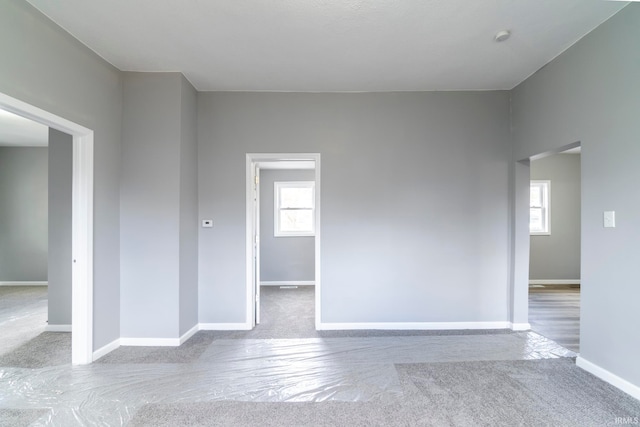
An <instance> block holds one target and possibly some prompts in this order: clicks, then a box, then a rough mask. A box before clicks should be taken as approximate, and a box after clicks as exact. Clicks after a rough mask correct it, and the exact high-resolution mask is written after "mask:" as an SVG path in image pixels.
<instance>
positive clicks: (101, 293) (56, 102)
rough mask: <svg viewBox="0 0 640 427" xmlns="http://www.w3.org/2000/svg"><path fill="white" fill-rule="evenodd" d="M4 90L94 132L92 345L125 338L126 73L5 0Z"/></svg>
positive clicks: (1, 9) (1, 10)
mask: <svg viewBox="0 0 640 427" xmlns="http://www.w3.org/2000/svg"><path fill="white" fill-rule="evenodd" d="M0 57H1V58H2V66H0V92H2V93H4V94H6V95H9V96H12V97H14V98H18V99H20V100H22V101H24V102H27V103H29V104H31V105H35V106H37V107H39V108H42V109H44V110H46V111H49V112H51V113H53V114H57V115H58V116H61V117H64V118H66V119H68V120H71V121H73V122H75V123H78V124H81V125H83V126H86V127H87V128H89V129H92V130H93V131H94V162H95V163H94V204H93V208H94V234H93V238H94V239H93V249H94V264H93V267H94V283H93V285H94V286H93V300H94V307H93V331H94V334H93V347H94V349H98V348H100V347H102V346H104V345H106V344H108V343H110V342H112V341H113V340H115V339H117V338H118V337H119V336H120V320H119V319H120V309H119V300H120V278H119V271H120V248H119V247H120V242H119V233H118V230H119V221H120V219H119V218H120V216H119V206H120V178H119V177H120V161H121V155H120V147H121V121H122V76H121V73H120V71H118V70H117V69H116V68H114V67H113V66H111V65H109V64H108V63H106V62H105V61H104V60H103V59H102V58H100V57H99V56H98V55H96V54H95V53H94V52H92V51H91V50H89V49H88V48H87V47H86V46H84V45H83V44H82V43H80V42H79V41H77V40H76V39H74V38H73V37H71V36H70V35H69V34H68V33H67V32H65V31H64V30H62V29H61V28H60V27H58V26H57V25H55V24H54V23H53V22H51V21H50V20H49V19H48V18H46V17H45V16H44V15H42V14H41V13H40V12H38V11H37V10H36V9H35V8H33V7H32V6H30V5H29V4H28V3H27V2H24V1H3V2H0Z"/></svg>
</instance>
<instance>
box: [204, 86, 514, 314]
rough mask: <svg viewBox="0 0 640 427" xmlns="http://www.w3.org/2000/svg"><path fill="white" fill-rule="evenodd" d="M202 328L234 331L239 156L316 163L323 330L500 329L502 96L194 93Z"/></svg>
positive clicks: (504, 183) (241, 193)
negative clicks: (224, 326)
mask: <svg viewBox="0 0 640 427" xmlns="http://www.w3.org/2000/svg"><path fill="white" fill-rule="evenodd" d="M198 101H199V108H198V114H199V116H198V144H199V152H198V170H199V183H200V186H199V201H200V215H201V218H212V219H213V223H214V227H213V229H208V230H207V232H202V231H201V233H200V239H199V248H200V259H201V260H206V262H204V261H203V262H200V266H199V282H200V285H199V286H200V287H199V295H200V297H199V300H200V308H199V311H200V321H201V322H212V323H215V322H219V323H235V322H246V321H247V319H246V318H245V314H246V304H247V295H246V282H245V280H246V278H245V275H246V273H245V271H246V270H245V215H246V214H245V212H246V206H245V203H246V202H245V154H246V153H272V152H282V153H287V152H293V153H301V152H313V153H320V154H321V156H322V166H321V167H322V195H321V197H322V212H321V224H322V265H321V266H319V268H321V269H322V271H321V273H322V312H321V321H322V322H323V323H350V322H358V323H360V322H456V321H458V322H483V321H507V315H508V313H507V307H508V270H507V266H508V261H509V258H508V243H509V228H508V208H509V203H508V197H509V196H508V190H509V185H508V177H509V173H508V167H509V159H510V156H509V154H510V146H509V143H510V135H509V93H508V92H504V91H496V92H455V93H446V92H425V93H363V94H299V93H286V94H285V93H200V94H198Z"/></svg>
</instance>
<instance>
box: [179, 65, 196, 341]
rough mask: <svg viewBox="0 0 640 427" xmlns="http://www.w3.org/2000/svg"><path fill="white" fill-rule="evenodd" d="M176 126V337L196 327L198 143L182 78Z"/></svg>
mask: <svg viewBox="0 0 640 427" xmlns="http://www.w3.org/2000/svg"><path fill="white" fill-rule="evenodd" d="M180 80H181V104H180V108H181V110H180V112H181V118H180V120H181V122H180V143H181V152H180V335H183V334H184V333H186V332H187V331H188V330H189V329H191V328H192V327H193V326H195V325H196V324H197V323H198V140H197V133H196V132H197V125H196V120H197V118H198V113H197V108H198V104H197V99H196V96H197V95H196V90H195V89H194V88H193V86H191V83H189V82H188V81H187V79H185V78H184V77H183V76H180Z"/></svg>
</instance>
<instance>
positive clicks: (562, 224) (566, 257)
mask: <svg viewBox="0 0 640 427" xmlns="http://www.w3.org/2000/svg"><path fill="white" fill-rule="evenodd" d="M530 174H531V179H537V180H550V181H551V194H550V195H551V200H550V202H551V203H550V204H551V211H550V214H551V215H550V225H551V228H550V230H551V234H550V235H533V236H531V251H530V255H529V257H530V262H529V278H530V279H533V280H556V279H559V280H574V279H580V154H555V155H551V156H547V157H544V158H542V159H538V160H534V161H532V162H531V171H530Z"/></svg>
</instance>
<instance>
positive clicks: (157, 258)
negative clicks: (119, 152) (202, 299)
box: [120, 72, 198, 338]
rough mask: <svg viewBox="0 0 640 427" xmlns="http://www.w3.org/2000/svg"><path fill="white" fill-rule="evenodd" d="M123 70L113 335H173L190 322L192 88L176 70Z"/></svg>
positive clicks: (192, 293)
mask: <svg viewBox="0 0 640 427" xmlns="http://www.w3.org/2000/svg"><path fill="white" fill-rule="evenodd" d="M124 75H125V77H124V91H125V95H124V110H123V113H124V114H123V117H124V121H123V132H122V135H123V160H122V165H123V167H122V190H121V218H120V224H121V228H120V241H121V248H120V251H121V256H122V259H121V276H120V280H121V284H122V291H121V312H122V318H121V322H122V325H121V335H122V337H125V338H177V337H179V336H180V334H181V330H182V331H184V330H188V329H190V328H191V327H193V326H194V325H195V324H196V317H195V312H196V304H195V302H196V300H197V282H196V274H195V273H196V265H197V259H198V258H197V253H196V247H197V246H196V245H197V209H196V206H197V201H196V199H195V193H196V186H197V177H196V175H195V172H194V171H195V169H196V167H195V161H196V141H195V90H194V89H193V87H191V85H190V84H185V80H184V77H183V76H182V75H181V74H179V73H131V72H127V73H124ZM183 120H184V122H183ZM181 311H185V312H184V313H181ZM186 311H190V312H191V313H187V312H186ZM189 319H191V320H192V322H191V323H189V322H188V321H189Z"/></svg>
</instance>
